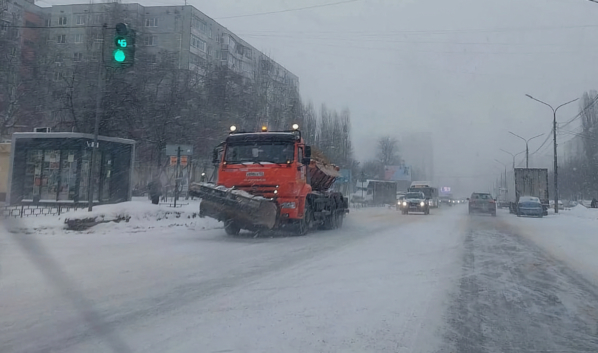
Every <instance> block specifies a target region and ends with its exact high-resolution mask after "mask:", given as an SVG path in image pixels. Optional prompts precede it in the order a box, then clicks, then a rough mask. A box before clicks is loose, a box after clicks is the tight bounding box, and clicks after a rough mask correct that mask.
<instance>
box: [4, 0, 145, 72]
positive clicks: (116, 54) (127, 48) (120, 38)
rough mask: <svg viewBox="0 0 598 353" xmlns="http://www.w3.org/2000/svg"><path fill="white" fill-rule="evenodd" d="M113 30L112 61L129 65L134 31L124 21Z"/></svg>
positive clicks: (130, 63)
mask: <svg viewBox="0 0 598 353" xmlns="http://www.w3.org/2000/svg"><path fill="white" fill-rule="evenodd" d="M0 1H1V0H0ZM115 30H116V33H115V35H114V47H113V52H112V63H113V64H114V65H115V67H118V68H128V67H131V66H133V64H134V63H135V37H136V35H135V31H134V30H133V29H131V28H129V25H127V24H126V23H117V24H116V26H115Z"/></svg>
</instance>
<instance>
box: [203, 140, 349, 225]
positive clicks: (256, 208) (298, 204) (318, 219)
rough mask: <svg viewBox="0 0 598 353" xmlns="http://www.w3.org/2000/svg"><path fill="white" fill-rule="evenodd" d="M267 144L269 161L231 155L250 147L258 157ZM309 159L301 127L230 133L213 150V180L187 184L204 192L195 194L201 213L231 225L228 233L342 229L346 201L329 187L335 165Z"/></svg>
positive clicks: (336, 171)
mask: <svg viewBox="0 0 598 353" xmlns="http://www.w3.org/2000/svg"><path fill="white" fill-rule="evenodd" d="M236 146H241V148H242V150H238V151H237V150H236ZM271 146H275V147H274V148H272V150H273V153H272V154H271V156H270V157H269V158H271V159H272V161H268V160H267V159H268V157H261V156H260V157H255V158H254V159H252V158H251V156H249V157H248V158H246V159H241V158H240V157H239V158H236V157H232V156H233V155H235V154H242V153H243V152H244V153H246V154H247V153H248V152H247V151H249V149H250V148H252V149H253V150H254V151H257V152H254V153H255V154H256V155H257V154H260V153H261V152H263V150H266V149H267V148H269V147H271ZM283 149H284V151H285V152H284V155H282V153H283V152H281V151H282V150H283ZM310 157H311V148H310V147H309V146H307V145H306V144H305V141H304V140H303V138H302V137H301V133H300V132H299V131H283V132H257V133H241V132H238V133H231V134H230V135H229V136H228V137H227V139H226V140H225V141H224V142H223V144H221V145H220V147H219V148H218V149H217V151H215V153H214V163H215V164H216V165H217V173H216V180H215V183H214V184H212V185H211V186H209V185H207V184H202V187H201V188H198V187H195V188H193V187H192V188H191V189H192V190H193V189H194V190H200V189H201V190H203V191H198V192H196V196H199V197H202V204H203V203H204V202H205V203H206V206H205V207H204V208H203V209H202V210H200V211H202V212H200V215H204V216H205V215H207V216H209V217H213V218H216V219H218V220H220V221H223V222H225V226H226V224H227V223H226V222H228V223H234V227H233V231H232V233H236V232H235V230H236V229H249V230H257V229H260V228H267V229H272V228H284V227H288V226H295V228H298V229H299V230H298V231H299V232H300V233H302V234H305V233H306V230H305V228H307V229H310V228H314V227H316V226H320V227H324V228H327V229H333V228H338V227H340V224H342V218H343V217H344V215H345V214H346V213H348V201H347V199H346V198H345V197H344V196H343V195H342V194H341V193H338V192H334V191H331V190H329V189H330V188H331V186H332V184H333V183H334V181H335V180H336V178H337V177H338V176H339V169H338V167H336V166H334V165H330V164H324V163H322V162H319V161H316V160H313V159H311V158H310ZM264 159H266V160H264ZM208 193H209V194H208ZM258 204H259V205H258ZM202 207H203V206H202ZM306 213H307V214H306ZM262 218H263V219H262ZM225 229H226V227H225ZM227 232H229V230H228V229H227ZM237 232H238V231H237Z"/></svg>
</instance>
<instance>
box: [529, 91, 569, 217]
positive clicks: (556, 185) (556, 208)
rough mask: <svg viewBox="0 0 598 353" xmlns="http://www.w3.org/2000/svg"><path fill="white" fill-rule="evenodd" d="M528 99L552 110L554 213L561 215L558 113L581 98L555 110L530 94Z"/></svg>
mask: <svg viewBox="0 0 598 353" xmlns="http://www.w3.org/2000/svg"><path fill="white" fill-rule="evenodd" d="M525 96H526V97H528V98H530V99H533V100H535V101H536V102H538V103H542V104H544V105H545V106H547V107H549V108H550V109H551V110H552V132H553V136H552V139H553V143H554V213H559V172H558V165H557V156H556V112H557V110H559V108H560V107H562V106H565V105H567V104H570V103H573V102H575V101H576V100H578V99H579V98H575V99H573V100H570V101H568V102H567V103H563V104H561V105H559V106H558V107H556V108H553V107H552V105H550V104H548V103H546V102H542V101H541V100H539V99H537V98H534V97H532V96H531V95H529V94H526V95H525Z"/></svg>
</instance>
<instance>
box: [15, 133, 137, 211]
mask: <svg viewBox="0 0 598 353" xmlns="http://www.w3.org/2000/svg"><path fill="white" fill-rule="evenodd" d="M92 146H93V135H90V134H82V133H69V132H49V133H45V132H24V133H14V134H13V136H12V146H11V147H12V148H11V157H10V166H9V178H8V192H7V200H6V201H7V204H9V205H23V204H25V205H26V204H38V205H39V204H57V203H59V204H74V205H77V204H86V203H87V202H88V190H89V185H88V181H89V173H90V172H91V173H92V185H93V201H94V203H96V204H107V203H118V202H123V201H130V200H131V194H132V176H133V165H134V162H135V141H133V140H128V139H121V138H114V137H105V136H99V137H98V153H97V155H96V156H97V158H96V160H95V161H94V165H93V167H91V166H90V164H91V163H90V162H91V154H92Z"/></svg>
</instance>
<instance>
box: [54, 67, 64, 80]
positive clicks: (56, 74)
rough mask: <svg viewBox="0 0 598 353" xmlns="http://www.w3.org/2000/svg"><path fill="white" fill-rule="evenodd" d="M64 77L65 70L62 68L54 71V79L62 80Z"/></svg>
mask: <svg viewBox="0 0 598 353" xmlns="http://www.w3.org/2000/svg"><path fill="white" fill-rule="evenodd" d="M62 79H64V72H62V70H56V71H54V81H60V80H62Z"/></svg>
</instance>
